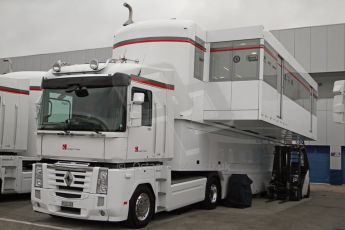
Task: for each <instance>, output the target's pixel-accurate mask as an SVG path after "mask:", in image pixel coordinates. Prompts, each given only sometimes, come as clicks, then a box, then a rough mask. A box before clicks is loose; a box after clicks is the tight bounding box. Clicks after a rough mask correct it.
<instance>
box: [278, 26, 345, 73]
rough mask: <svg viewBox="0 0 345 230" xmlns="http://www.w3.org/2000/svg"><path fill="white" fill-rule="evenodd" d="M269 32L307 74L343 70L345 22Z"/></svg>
mask: <svg viewBox="0 0 345 230" xmlns="http://www.w3.org/2000/svg"><path fill="white" fill-rule="evenodd" d="M271 32H272V33H273V35H274V36H275V37H276V38H277V39H278V40H279V41H280V42H281V43H282V44H283V45H284V46H285V47H286V49H287V50H288V51H289V52H290V53H291V54H292V55H293V56H294V57H295V58H296V59H297V60H298V61H299V62H300V63H301V65H302V66H304V68H305V69H306V70H307V71H308V72H309V73H320V72H338V71H345V24H337V25H326V26H314V27H305V28H297V29H286V30H274V31H271Z"/></svg>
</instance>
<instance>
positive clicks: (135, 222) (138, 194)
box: [127, 185, 155, 228]
mask: <svg viewBox="0 0 345 230" xmlns="http://www.w3.org/2000/svg"><path fill="white" fill-rule="evenodd" d="M154 209H155V200H154V195H153V194H152V191H151V189H150V188H149V187H148V186H146V185H140V186H139V187H138V188H137V189H136V190H135V191H134V193H133V195H132V197H131V199H130V200H129V210H128V219H127V223H128V225H129V226H130V227H132V228H143V227H145V226H146V225H147V224H148V223H149V222H150V220H151V218H152V216H153V215H154V212H155V210H154Z"/></svg>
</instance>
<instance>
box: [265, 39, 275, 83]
mask: <svg viewBox="0 0 345 230" xmlns="http://www.w3.org/2000/svg"><path fill="white" fill-rule="evenodd" d="M277 60H278V55H277V53H276V52H275V51H274V50H273V48H272V47H271V46H270V45H269V44H267V43H266V44H265V55H264V81H265V82H266V83H268V84H269V85H270V86H272V87H273V88H274V89H276V88H277V71H278V68H277V66H278V63H277Z"/></svg>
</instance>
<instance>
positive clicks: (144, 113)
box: [127, 87, 155, 160]
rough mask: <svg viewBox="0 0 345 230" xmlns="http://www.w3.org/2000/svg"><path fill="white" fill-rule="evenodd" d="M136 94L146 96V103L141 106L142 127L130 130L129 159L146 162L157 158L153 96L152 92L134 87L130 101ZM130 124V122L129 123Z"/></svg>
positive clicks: (130, 108) (132, 127)
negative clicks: (155, 151)
mask: <svg viewBox="0 0 345 230" xmlns="http://www.w3.org/2000/svg"><path fill="white" fill-rule="evenodd" d="M134 93H143V94H144V95H145V97H144V102H143V104H142V106H141V111H140V112H141V125H140V124H139V125H136V126H132V125H129V128H128V150H127V159H131V160H133V159H137V160H145V159H151V158H154V157H155V153H154V149H155V138H154V134H155V133H154V132H155V124H154V122H153V113H154V112H155V111H153V110H154V108H153V94H152V91H151V90H148V89H144V88H140V87H132V88H131V90H130V101H132V100H133V95H134ZM133 108H134V107H133V105H132V104H130V106H129V113H130V118H129V119H131V114H132V113H133V112H134V111H133ZM129 122H130V121H129Z"/></svg>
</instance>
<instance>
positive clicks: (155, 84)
mask: <svg viewBox="0 0 345 230" xmlns="http://www.w3.org/2000/svg"><path fill="white" fill-rule="evenodd" d="M131 79H132V80H133V81H135V82H138V83H141V84H145V85H149V86H153V87H157V88H161V89H167V90H175V86H174V85H169V84H165V83H163V82H158V81H153V80H150V79H147V78H143V77H138V76H134V75H132V76H131Z"/></svg>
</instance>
